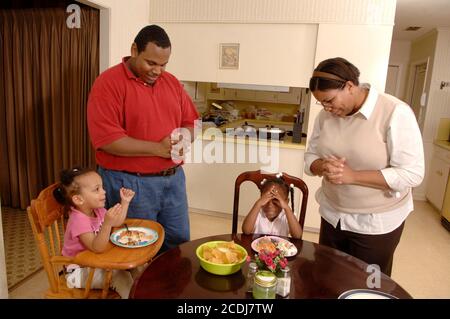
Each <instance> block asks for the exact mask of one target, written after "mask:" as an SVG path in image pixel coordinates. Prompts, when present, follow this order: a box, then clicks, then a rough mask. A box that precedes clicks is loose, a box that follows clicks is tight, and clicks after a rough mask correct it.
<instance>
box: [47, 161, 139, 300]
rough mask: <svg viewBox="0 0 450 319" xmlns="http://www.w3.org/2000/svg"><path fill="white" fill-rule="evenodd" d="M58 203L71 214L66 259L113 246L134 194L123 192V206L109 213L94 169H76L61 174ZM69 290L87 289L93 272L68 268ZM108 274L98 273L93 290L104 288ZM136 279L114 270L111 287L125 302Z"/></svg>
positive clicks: (67, 228) (121, 204)
mask: <svg viewBox="0 0 450 319" xmlns="http://www.w3.org/2000/svg"><path fill="white" fill-rule="evenodd" d="M53 194H54V196H55V198H56V200H57V201H58V202H59V203H61V204H62V205H64V206H65V207H66V209H67V210H68V211H69V221H68V222H67V227H66V232H65V234H64V246H63V249H62V255H63V256H69V257H73V256H75V255H77V254H78V253H80V252H82V251H83V250H86V249H89V250H90V251H93V252H96V253H101V252H104V251H105V249H106V247H107V244H108V242H109V236H110V234H111V229H112V227H118V226H120V225H122V224H123V222H124V220H125V218H126V216H127V211H128V206H129V204H130V201H131V200H132V199H133V196H134V191H132V190H131V189H126V188H121V189H120V198H121V203H118V204H116V205H115V206H113V207H111V208H110V209H109V210H106V209H105V199H106V195H105V190H104V189H103V183H102V179H101V177H100V175H99V174H97V172H95V171H94V170H92V169H83V168H78V167H77V168H73V169H69V170H64V171H62V172H61V182H60V184H59V186H58V187H57V188H56V189H55V191H54V193H53ZM67 272H68V275H67V277H66V279H67V280H66V281H67V286H68V287H69V288H84V287H85V282H86V279H87V277H88V274H89V268H81V267H80V266H78V265H75V264H72V265H69V266H67ZM104 274H105V271H104V270H102V269H96V270H95V273H94V279H93V281H92V285H91V287H92V288H102V287H103V279H104ZM132 284H133V278H132V276H131V274H130V272H128V271H123V270H114V271H113V275H112V280H111V287H113V288H115V289H116V291H117V292H118V293H119V295H120V296H121V297H122V298H128V294H129V292H130V289H131V286H132Z"/></svg>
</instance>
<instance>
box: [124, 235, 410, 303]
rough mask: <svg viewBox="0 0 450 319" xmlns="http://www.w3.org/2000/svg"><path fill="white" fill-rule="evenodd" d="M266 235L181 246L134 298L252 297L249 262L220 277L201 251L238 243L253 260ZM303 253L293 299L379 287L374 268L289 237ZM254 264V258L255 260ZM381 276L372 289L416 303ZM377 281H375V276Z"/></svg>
mask: <svg viewBox="0 0 450 319" xmlns="http://www.w3.org/2000/svg"><path fill="white" fill-rule="evenodd" d="M261 236H262V235H244V234H235V235H231V234H225V235H217V236H210V237H204V238H200V239H197V240H193V241H190V242H186V243H184V244H181V245H180V246H178V247H175V248H172V249H171V250H168V251H166V252H165V253H163V254H161V255H159V256H158V257H156V258H155V259H154V260H153V262H152V263H151V264H150V265H149V266H148V267H147V269H146V270H145V271H144V273H143V274H142V275H141V276H140V277H139V278H138V279H137V280H136V281H135V282H134V285H133V288H132V290H131V293H130V298H136V299H153V298H182V299H194V298H195V299H216V298H217V299H244V298H252V296H251V294H250V293H248V292H247V291H246V284H245V274H246V272H247V263H246V264H244V266H243V267H242V269H241V270H240V271H238V272H237V273H235V274H233V275H229V276H218V275H213V274H210V273H208V272H206V271H205V270H204V269H203V268H201V266H200V264H199V261H198V259H197V256H196V254H195V250H196V248H197V247H198V246H199V245H200V244H202V243H204V242H208V241H214V240H226V241H230V240H234V241H235V242H236V243H237V244H239V245H241V246H243V247H245V248H246V249H247V252H248V253H249V256H251V257H253V256H254V254H255V252H254V251H252V248H251V243H252V241H253V240H254V239H256V238H258V237H261ZM289 240H290V241H291V242H292V243H293V244H295V246H296V247H297V249H298V253H297V254H296V255H295V256H293V257H289V258H288V261H289V266H290V268H291V277H292V283H291V291H290V294H289V296H288V298H290V299H309V298H334V299H336V298H338V297H339V296H340V295H341V294H342V293H343V292H345V291H348V290H351V289H368V283H369V285H373V284H376V283H377V282H376V281H374V280H372V278H373V274H374V273H373V270H370V269H371V268H370V267H369V271H368V264H366V263H365V262H363V261H361V260H359V259H357V258H355V257H352V256H350V255H348V254H346V253H343V252H341V251H338V250H335V249H332V248H329V247H326V246H322V245H319V244H315V243H312V242H308V241H305V240H300V239H293V238H289ZM252 259H253V258H252ZM380 274H381V277H379V288H372V289H373V290H378V291H382V292H386V293H388V294H391V295H393V296H395V297H397V298H407V299H409V298H412V297H411V296H410V295H409V294H408V293H407V292H406V291H405V290H404V289H403V288H402V287H400V285H398V284H397V283H396V282H395V281H393V280H392V279H391V278H390V277H388V276H386V275H385V274H382V273H380ZM370 276H372V277H370Z"/></svg>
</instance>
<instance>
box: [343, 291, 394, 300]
mask: <svg viewBox="0 0 450 319" xmlns="http://www.w3.org/2000/svg"><path fill="white" fill-rule="evenodd" d="M338 299H398V298H397V297H395V296H392V295H390V294H388V293H385V292H382V291H377V290H370V289H352V290H348V291H344V292H343V293H342V294H341V295H340V296H339V297H338Z"/></svg>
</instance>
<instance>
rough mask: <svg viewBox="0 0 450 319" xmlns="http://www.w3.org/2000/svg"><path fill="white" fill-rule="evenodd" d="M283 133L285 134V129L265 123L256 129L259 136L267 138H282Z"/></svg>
mask: <svg viewBox="0 0 450 319" xmlns="http://www.w3.org/2000/svg"><path fill="white" fill-rule="evenodd" d="M285 135H286V131H285V130H283V129H281V128H278V127H273V126H271V125H267V126H266V127H262V128H260V129H258V137H259V138H266V139H268V140H271V139H279V140H282V139H283V138H284V136H285Z"/></svg>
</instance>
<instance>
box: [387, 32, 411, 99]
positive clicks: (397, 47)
mask: <svg viewBox="0 0 450 319" xmlns="http://www.w3.org/2000/svg"><path fill="white" fill-rule="evenodd" d="M410 54H411V41H405V40H393V41H392V43H391V53H390V56H389V65H398V66H399V70H398V72H399V73H398V80H399V83H398V86H399V90H398V91H399V95H398V96H397V97H398V98H399V99H401V100H405V94H406V92H405V91H406V83H407V80H408V78H407V75H408V67H409V56H410Z"/></svg>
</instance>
